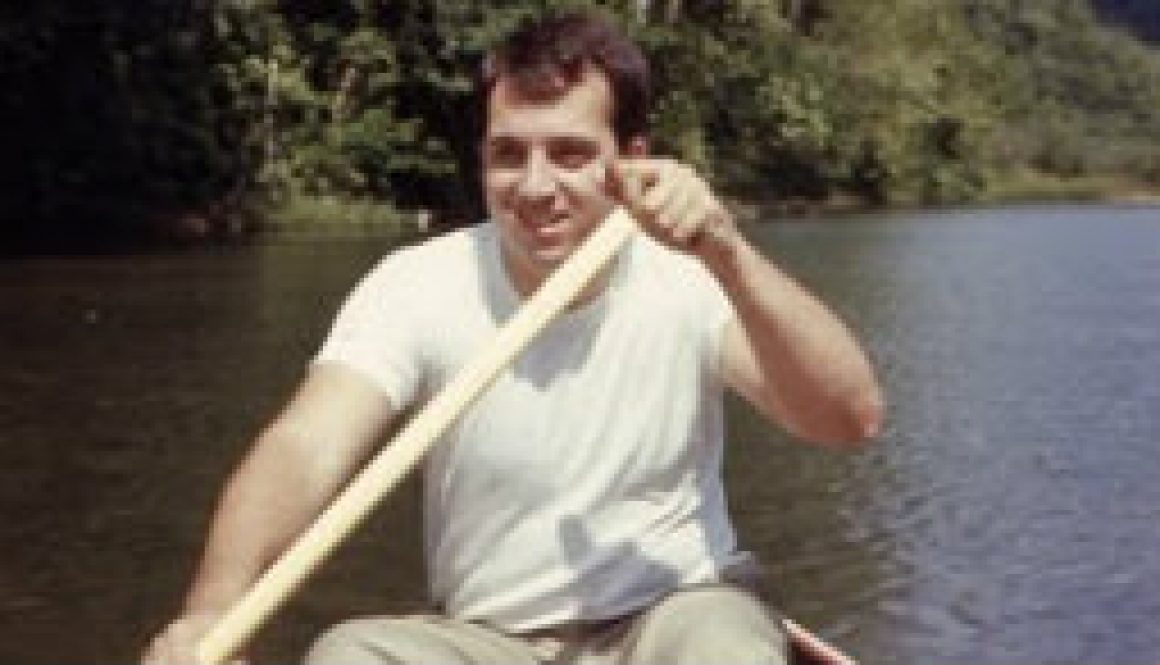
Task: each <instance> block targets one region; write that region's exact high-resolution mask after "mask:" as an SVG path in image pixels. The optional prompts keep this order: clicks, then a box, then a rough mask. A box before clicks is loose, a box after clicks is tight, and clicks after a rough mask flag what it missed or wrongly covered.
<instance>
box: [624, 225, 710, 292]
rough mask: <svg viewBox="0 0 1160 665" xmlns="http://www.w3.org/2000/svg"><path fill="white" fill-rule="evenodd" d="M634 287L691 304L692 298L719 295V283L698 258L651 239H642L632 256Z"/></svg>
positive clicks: (639, 238) (642, 237)
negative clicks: (702, 295)
mask: <svg viewBox="0 0 1160 665" xmlns="http://www.w3.org/2000/svg"><path fill="white" fill-rule="evenodd" d="M630 263H631V270H632V274H633V283H634V284H635V285H636V286H637V287H638V288H643V289H647V290H648V291H650V292H651V293H652V295H653V296H654V297H660V296H666V295H667V296H668V298H672V299H676V300H680V301H686V302H687V301H688V299H689V296H690V295H692V294H694V293H696V294H705V293H716V292H719V290H720V287H719V286H718V285H717V280H716V279H714V277H713V275H712V274H711V273H710V272H709V270H708V269H707V268H706V267H705V266H704V265H703V264H702V263H701V262H700V261H699V260H698V259H696V258H695V257H693V256H690V255H688V254H683V253H681V252H677V251H675V250H672V249H669V248H668V247H665V246H663V245H661V244H660V243H658V242H657V241H655V240H653V239H652V238H649V237H647V236H644V235H641V236H638V237H637V238H636V239H635V240H634V242H633V244H632V247H631V253H630Z"/></svg>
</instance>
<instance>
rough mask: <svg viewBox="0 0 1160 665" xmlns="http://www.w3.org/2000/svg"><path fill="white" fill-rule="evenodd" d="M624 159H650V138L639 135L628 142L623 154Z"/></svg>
mask: <svg viewBox="0 0 1160 665" xmlns="http://www.w3.org/2000/svg"><path fill="white" fill-rule="evenodd" d="M622 155H623V156H624V157H648V137H647V136H645V135H644V134H637V135H636V136H634V137H632V138H631V139H629V140H628V143H627V144H625V146H624V150H623V152H622Z"/></svg>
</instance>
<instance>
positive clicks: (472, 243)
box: [363, 224, 493, 286]
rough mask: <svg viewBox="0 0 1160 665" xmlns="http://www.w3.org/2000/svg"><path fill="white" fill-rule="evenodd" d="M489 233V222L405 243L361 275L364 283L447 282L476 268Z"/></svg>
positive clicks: (433, 284) (431, 283)
mask: <svg viewBox="0 0 1160 665" xmlns="http://www.w3.org/2000/svg"><path fill="white" fill-rule="evenodd" d="M491 233H493V231H492V229H491V228H490V225H489V224H480V225H478V226H472V227H469V228H466V229H460V230H457V231H454V232H451V233H447V234H444V235H441V236H437V237H434V238H429V239H427V240H424V241H421V242H418V243H415V244H411V245H406V246H403V247H400V248H398V249H395V250H394V251H392V252H391V253H389V254H387V255H386V256H384V257H383V258H382V259H380V260H379V262H378V263H377V264H376V265H375V266H374V267H373V268H372V269H371V271H370V272H369V273H368V274H367V275H366V277H364V280H363V281H364V283H371V284H376V285H382V286H386V285H388V284H405V285H425V286H435V285H439V284H442V285H451V284H456V283H458V282H457V276H458V278H459V279H471V278H474V275H475V274H476V273H477V272H478V268H479V264H480V257H481V256H482V248H481V246H482V244H483V243H486V242H487V241H488V237H489V236H490V234H491Z"/></svg>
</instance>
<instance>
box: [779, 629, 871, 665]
mask: <svg viewBox="0 0 1160 665" xmlns="http://www.w3.org/2000/svg"><path fill="white" fill-rule="evenodd" d="M782 627H783V628H784V629H785V632H786V635H787V636H788V637H789V646H790V665H857V662H856V661H855V660H854V659H853V658H851V657H849V656H847V655H846V654H844V653H842V652H841V651H839V650H838V649H837V648H836V647H834V646H833V645H831V644H828V643H827V642H825V641H824V640H822V638H820V637H818V636H817V635H814V634H813V633H811V632H810V631H809V630H807V629H806V628H804V627H802V626H801V624H799V623H797V622H796V621H793V620H790V619H783V620H782Z"/></svg>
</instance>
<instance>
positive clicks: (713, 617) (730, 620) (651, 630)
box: [632, 588, 788, 665]
mask: <svg viewBox="0 0 1160 665" xmlns="http://www.w3.org/2000/svg"><path fill="white" fill-rule="evenodd" d="M643 621H644V623H643V624H642V625H641V629H640V632H639V633H638V640H637V645H636V647H637V648H636V649H634V651H635V652H636V654H637V657H636V658H633V659H632V660H633V661H634V662H639V663H672V664H680V663H690V664H691V663H701V664H703V663H714V662H718V663H730V664H731V665H785V663H787V662H788V656H787V650H788V646H787V640H786V637H785V634H784V632H783V631H782V630H781V628H780V626H779V625H778V623H777V621H776V620H775V619H774V617H773V616H772V614H770V612H769V611H768V610H767V609H766V608H765V606H764V605H762V604H761V602H760V601H758V600H757V599H756V598H753V597H752V596H750V595H749V594H746V593H744V592H739V591H736V590H732V589H718V588H710V589H704V590H695V591H685V592H681V593H678V594H676V595H674V596H672V597H671V598H669V599H667V600H665V601H663V602H661V603H660V604H659V605H657V606H656V607H654V608H653V609H652V610H651V611H649V612H648V613H647V614H646V616H645V617H644V619H643Z"/></svg>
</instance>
